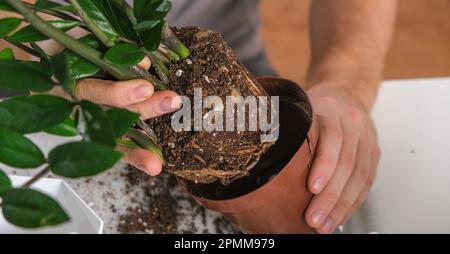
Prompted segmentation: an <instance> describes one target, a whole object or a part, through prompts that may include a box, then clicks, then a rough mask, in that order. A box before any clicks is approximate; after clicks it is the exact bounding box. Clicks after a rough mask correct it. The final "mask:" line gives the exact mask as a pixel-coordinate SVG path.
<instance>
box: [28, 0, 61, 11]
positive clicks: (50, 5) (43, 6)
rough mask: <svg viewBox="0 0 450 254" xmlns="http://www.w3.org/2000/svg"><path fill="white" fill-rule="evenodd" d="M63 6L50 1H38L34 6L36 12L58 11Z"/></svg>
mask: <svg viewBox="0 0 450 254" xmlns="http://www.w3.org/2000/svg"><path fill="white" fill-rule="evenodd" d="M62 6H63V5H62V4H59V3H55V2H52V1H48V0H37V1H36V3H35V4H34V8H33V9H34V10H35V11H41V10H48V9H57V8H60V7H62Z"/></svg>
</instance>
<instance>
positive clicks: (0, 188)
mask: <svg viewBox="0 0 450 254" xmlns="http://www.w3.org/2000/svg"><path fill="white" fill-rule="evenodd" d="M11 188H12V183H11V180H9V177H8V176H7V175H6V174H5V173H4V172H3V171H1V170H0V196H2V195H3V194H4V193H5V192H7V191H9V190H10V189H11Z"/></svg>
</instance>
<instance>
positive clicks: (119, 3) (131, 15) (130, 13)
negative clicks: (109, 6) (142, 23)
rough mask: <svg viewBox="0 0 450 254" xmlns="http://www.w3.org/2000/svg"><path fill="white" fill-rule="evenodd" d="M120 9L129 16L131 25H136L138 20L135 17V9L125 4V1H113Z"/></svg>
mask: <svg viewBox="0 0 450 254" xmlns="http://www.w3.org/2000/svg"><path fill="white" fill-rule="evenodd" d="M111 1H112V2H113V3H114V4H115V5H116V6H117V7H119V9H121V10H122V11H123V12H124V13H125V15H127V17H128V19H129V20H130V21H131V24H133V25H136V24H137V20H136V17H135V16H134V12H133V8H131V6H130V5H129V4H128V3H127V2H125V1H124V0H111Z"/></svg>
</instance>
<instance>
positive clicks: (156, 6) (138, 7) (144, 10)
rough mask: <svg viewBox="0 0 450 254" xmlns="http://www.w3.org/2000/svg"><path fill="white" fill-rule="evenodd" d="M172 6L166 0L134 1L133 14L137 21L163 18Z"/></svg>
mask: <svg viewBox="0 0 450 254" xmlns="http://www.w3.org/2000/svg"><path fill="white" fill-rule="evenodd" d="M171 8H172V3H171V2H170V1H168V0H147V1H145V0H144V1H139V0H138V1H137V2H135V15H136V18H137V20H138V21H139V22H142V21H144V20H158V19H161V20H162V19H164V17H165V16H166V15H167V13H169V11H170V9H171Z"/></svg>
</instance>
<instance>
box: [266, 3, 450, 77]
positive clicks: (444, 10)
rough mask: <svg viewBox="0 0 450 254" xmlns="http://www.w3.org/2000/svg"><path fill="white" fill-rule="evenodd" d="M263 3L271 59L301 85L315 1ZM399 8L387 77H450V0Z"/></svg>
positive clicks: (286, 75)
mask: <svg viewBox="0 0 450 254" xmlns="http://www.w3.org/2000/svg"><path fill="white" fill-rule="evenodd" d="M262 2H263V5H262V12H263V20H264V29H263V36H264V39H265V43H266V46H267V50H268V54H269V56H270V58H271V60H272V63H273V64H274V66H275V68H276V69H277V70H278V71H279V72H280V74H281V76H283V77H285V78H289V79H292V80H294V81H297V82H298V83H302V82H303V80H304V77H305V74H306V70H307V68H308V62H309V39H308V11H309V2H310V1H308V0H276V1H270V0H269V1H267V0H266V1H262ZM398 12H399V13H398V19H397V30H396V33H395V36H394V41H393V44H392V48H391V50H390V52H389V55H388V57H387V62H386V69H385V79H400V78H402V79H403V78H408V79H409V78H423V77H444V76H450V0H400V1H399V10H398ZM281 17H282V18H281Z"/></svg>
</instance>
